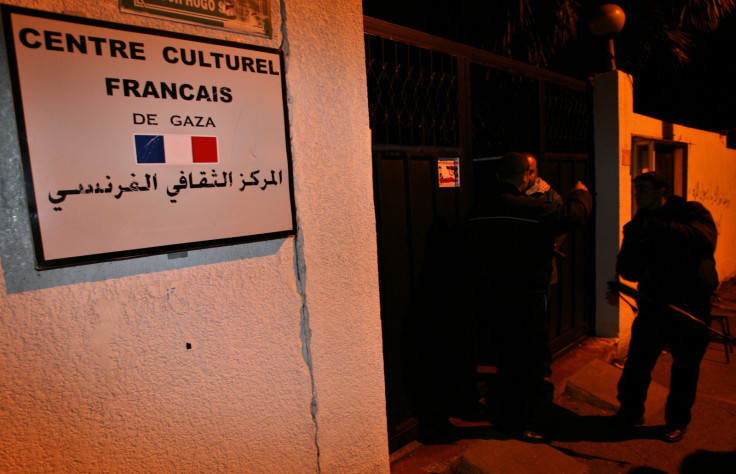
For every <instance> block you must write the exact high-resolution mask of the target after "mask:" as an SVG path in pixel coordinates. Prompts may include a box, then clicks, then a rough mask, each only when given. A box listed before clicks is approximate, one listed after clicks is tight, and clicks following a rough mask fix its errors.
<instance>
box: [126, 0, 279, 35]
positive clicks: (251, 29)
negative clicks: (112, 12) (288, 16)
mask: <svg viewBox="0 0 736 474" xmlns="http://www.w3.org/2000/svg"><path fill="white" fill-rule="evenodd" d="M120 11H123V12H127V13H135V14H141V15H146V16H159V17H161V16H164V17H168V18H172V19H174V20H177V21H184V22H187V23H196V24H199V25H206V26H213V27H216V28H222V29H225V30H232V31H241V32H244V33H253V34H260V35H264V36H269V37H270V36H271V35H272V31H273V30H272V26H271V0H120Z"/></svg>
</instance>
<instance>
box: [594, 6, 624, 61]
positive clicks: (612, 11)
mask: <svg viewBox="0 0 736 474" xmlns="http://www.w3.org/2000/svg"><path fill="white" fill-rule="evenodd" d="M624 23H626V15H625V14H624V11H623V10H622V9H621V7H619V6H618V5H614V4H613V3H606V4H605V5H601V6H600V7H598V9H597V10H596V11H595V12H594V13H593V14H592V15H591V17H590V19H589V20H588V25H589V26H590V30H591V31H592V32H593V34H594V35H595V36H597V37H599V38H600V37H603V38H608V53H609V55H610V57H611V71H615V70H616V55H615V53H614V49H613V36H614V35H615V34H617V33H620V32H621V30H622V29H623V27H624Z"/></svg>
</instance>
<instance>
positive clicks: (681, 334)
mask: <svg viewBox="0 0 736 474" xmlns="http://www.w3.org/2000/svg"><path fill="white" fill-rule="evenodd" d="M708 341H709V333H708V328H707V327H705V326H703V325H700V324H698V323H696V322H694V321H690V320H688V319H686V318H685V317H683V316H678V315H672V314H662V313H660V312H657V311H656V310H653V309H650V308H642V309H641V311H640V313H639V315H638V316H637V317H636V319H635V320H634V324H633V326H632V328H631V343H630V346H629V355H628V357H627V359H626V364H625V365H624V370H623V373H622V374H621V379H620V380H619V382H618V400H619V402H620V403H621V408H620V410H619V415H620V416H622V417H624V418H626V419H631V420H634V419H638V418H640V417H642V416H643V415H644V401H645V400H646V398H647V391H648V389H649V385H650V383H651V380H652V377H651V374H652V370H653V369H654V366H655V364H656V363H657V359H658V357H659V354H660V353H661V352H662V351H663V350H664V349H665V348H667V347H669V351H670V354H672V371H671V374H670V391H669V395H668V396H667V403H666V405H665V420H666V422H667V427H668V428H670V429H683V428H685V427H687V425H688V424H689V423H690V419H691V414H690V409H691V408H692V406H693V404H694V403H695V393H696V391H697V386H698V376H699V375H700V362H701V360H702V359H703V355H705V350H706V348H707V346H708Z"/></svg>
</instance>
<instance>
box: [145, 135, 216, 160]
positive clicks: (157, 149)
mask: <svg viewBox="0 0 736 474" xmlns="http://www.w3.org/2000/svg"><path fill="white" fill-rule="evenodd" d="M135 156H136V161H137V162H138V164H156V163H166V164H171V163H174V164H192V163H217V161H218V160H217V137H193V136H191V135H135Z"/></svg>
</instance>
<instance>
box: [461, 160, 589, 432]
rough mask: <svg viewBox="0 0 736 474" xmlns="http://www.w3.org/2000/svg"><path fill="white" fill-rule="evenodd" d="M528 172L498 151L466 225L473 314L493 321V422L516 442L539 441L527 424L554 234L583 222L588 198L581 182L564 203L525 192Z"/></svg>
mask: <svg viewBox="0 0 736 474" xmlns="http://www.w3.org/2000/svg"><path fill="white" fill-rule="evenodd" d="M529 170H530V166H529V161H528V159H527V157H526V155H525V154H523V153H507V154H506V155H504V156H503V157H502V158H501V161H500V163H499V167H498V183H497V186H496V187H495V188H493V190H492V191H491V192H489V193H487V194H486V195H485V196H484V197H482V198H480V199H479V201H478V203H477V204H476V206H475V208H474V209H473V210H472V211H471V215H470V217H469V219H468V228H467V230H468V238H469V251H470V258H471V262H470V263H471V268H473V271H474V273H473V277H474V280H475V282H476V285H477V289H476V295H477V296H476V308H477V311H478V317H479V318H487V319H490V320H491V330H492V334H490V339H491V343H492V346H493V347H494V348H495V349H496V352H497V355H496V357H497V360H496V367H497V378H498V383H499V388H498V406H497V413H498V415H497V418H496V420H495V425H496V427H497V428H498V429H499V430H500V431H503V432H507V433H510V434H513V435H515V436H518V437H520V438H521V439H522V440H525V441H530V442H541V441H543V439H542V437H541V436H540V435H539V434H538V433H536V432H535V431H534V430H533V429H532V411H533V408H534V406H535V405H536V404H537V399H538V396H539V389H540V387H541V386H542V384H543V381H544V369H545V366H544V361H545V355H546V354H547V353H548V351H549V348H548V343H549V334H548V331H547V330H546V328H547V321H546V319H547V311H546V304H547V300H546V296H547V286H548V285H549V282H550V276H551V272H552V260H553V257H554V245H555V237H557V236H559V235H562V234H564V233H566V232H569V231H571V230H573V229H575V228H576V227H579V226H580V225H582V224H583V223H584V222H585V220H586V219H587V217H588V215H589V214H590V211H591V208H592V204H593V198H592V197H591V195H590V193H588V191H587V188H586V187H585V185H584V184H582V183H580V182H578V183H577V184H576V185H575V188H574V190H573V191H572V192H571V193H570V195H569V197H568V199H567V201H566V203H565V204H564V205H563V204H561V203H552V202H550V201H549V200H546V199H540V198H539V197H532V196H527V195H526V194H525V193H524V191H525V190H526V189H527V188H528V187H529V183H530V172H529Z"/></svg>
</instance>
